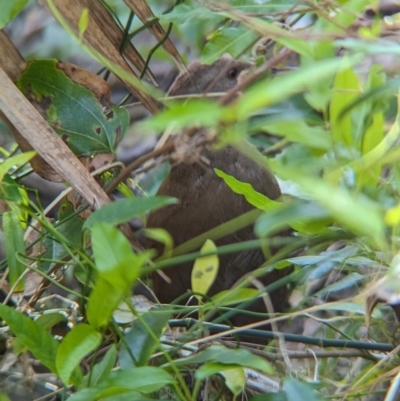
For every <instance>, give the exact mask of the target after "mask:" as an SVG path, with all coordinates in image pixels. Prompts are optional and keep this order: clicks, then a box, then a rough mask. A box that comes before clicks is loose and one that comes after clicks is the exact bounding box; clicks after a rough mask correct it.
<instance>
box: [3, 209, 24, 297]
mask: <svg viewBox="0 0 400 401" xmlns="http://www.w3.org/2000/svg"><path fill="white" fill-rule="evenodd" d="M3 232H4V246H5V251H6V255H7V265H8V269H9V278H10V285H11V286H13V285H14V284H15V283H16V282H17V280H18V279H19V277H20V276H21V275H22V274H23V272H24V271H25V265H24V262H23V260H20V259H24V257H25V243H24V234H23V232H22V227H21V223H20V221H19V217H18V216H17V214H16V213H15V212H12V211H11V212H4V213H3ZM24 286H25V280H21V281H20V282H19V283H18V285H17V286H16V288H15V290H16V291H23V290H24Z"/></svg>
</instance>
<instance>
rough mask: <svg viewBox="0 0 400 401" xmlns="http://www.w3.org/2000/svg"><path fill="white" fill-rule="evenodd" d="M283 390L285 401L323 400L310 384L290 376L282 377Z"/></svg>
mask: <svg viewBox="0 0 400 401" xmlns="http://www.w3.org/2000/svg"><path fill="white" fill-rule="evenodd" d="M283 390H284V391H285V394H286V398H287V401H298V400H307V401H324V399H323V398H322V396H321V395H320V394H318V393H317V392H316V391H315V390H314V388H313V387H312V386H311V385H310V384H308V383H301V382H299V381H298V380H295V379H292V378H287V379H284V381H283Z"/></svg>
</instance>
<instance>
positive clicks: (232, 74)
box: [226, 68, 239, 79]
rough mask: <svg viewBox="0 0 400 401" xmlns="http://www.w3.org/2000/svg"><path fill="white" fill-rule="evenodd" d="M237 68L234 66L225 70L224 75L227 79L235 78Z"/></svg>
mask: <svg viewBox="0 0 400 401" xmlns="http://www.w3.org/2000/svg"><path fill="white" fill-rule="evenodd" d="M238 73H239V72H238V70H237V69H236V68H229V70H228V71H227V73H226V76H227V77H228V78H229V79H236V78H237V76H238Z"/></svg>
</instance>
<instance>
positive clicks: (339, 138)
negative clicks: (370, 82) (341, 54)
mask: <svg viewBox="0 0 400 401" xmlns="http://www.w3.org/2000/svg"><path fill="white" fill-rule="evenodd" d="M360 90H361V88H360V84H359V82H358V78H357V75H356V74H355V73H354V71H353V70H352V69H351V68H346V69H343V70H340V71H339V72H338V73H337V74H336V77H335V83H334V87H333V96H332V100H331V103H330V107H329V113H330V122H331V130H332V138H333V140H334V143H336V144H339V143H340V142H341V143H344V144H345V145H347V146H352V145H353V144H354V138H353V124H352V118H351V113H346V114H345V115H341V111H342V110H343V109H344V108H346V107H347V106H348V105H349V104H351V103H352V102H353V101H354V99H355V98H357V96H358V94H359V93H360Z"/></svg>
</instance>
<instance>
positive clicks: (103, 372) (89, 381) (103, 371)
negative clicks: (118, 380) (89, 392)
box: [80, 344, 117, 388]
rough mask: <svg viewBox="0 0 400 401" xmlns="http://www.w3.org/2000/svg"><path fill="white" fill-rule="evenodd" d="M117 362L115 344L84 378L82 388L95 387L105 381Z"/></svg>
mask: <svg viewBox="0 0 400 401" xmlns="http://www.w3.org/2000/svg"><path fill="white" fill-rule="evenodd" d="M116 362H117V349H116V346H115V344H113V345H111V347H110V349H109V350H108V351H107V353H106V354H105V355H104V357H103V358H102V359H101V361H100V362H99V363H97V364H96V365H94V366H93V368H92V369H91V370H90V372H89V373H88V374H87V375H86V376H85V377H84V378H83V380H82V383H81V385H80V387H81V388H86V387H93V386H96V385H98V384H101V383H103V381H104V380H106V379H107V378H108V377H109V376H110V373H111V370H112V369H113V368H114V366H115V364H116Z"/></svg>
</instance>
